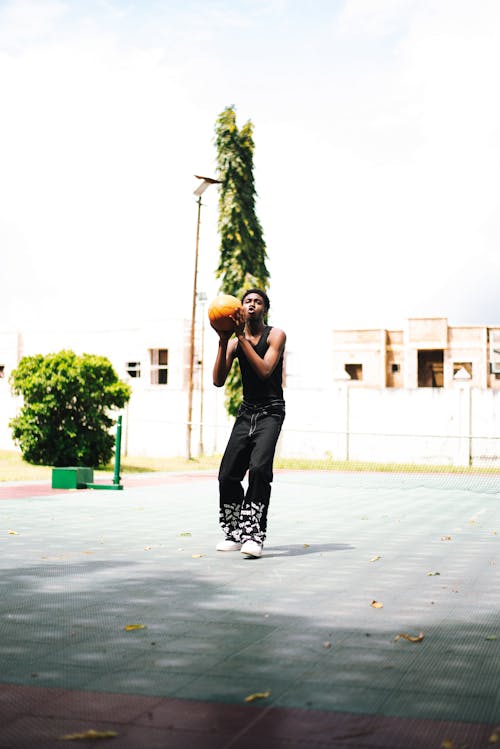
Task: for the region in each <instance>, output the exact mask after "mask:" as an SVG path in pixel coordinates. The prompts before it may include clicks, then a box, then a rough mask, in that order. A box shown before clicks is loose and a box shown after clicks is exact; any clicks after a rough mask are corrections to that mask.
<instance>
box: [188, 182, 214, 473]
mask: <svg viewBox="0 0 500 749" xmlns="http://www.w3.org/2000/svg"><path fill="white" fill-rule="evenodd" d="M195 177H196V179H201V180H202V182H201V184H200V185H198V187H197V188H196V190H195V191H194V195H196V197H197V198H198V200H197V201H196V202H197V204H198V219H197V222H196V251H195V256H194V277H193V299H192V305H191V336H190V345H189V382H188V412H187V426H186V459H187V460H191V432H192V427H193V425H192V420H193V375H194V332H195V323H196V296H197V293H196V287H197V282H198V250H199V244H200V215H201V196H202V195H203V193H204V192H205V190H206V189H207V187H210V185H213V184H220V180H219V179H212V178H211V177H200V176H198V175H197V174H195Z"/></svg>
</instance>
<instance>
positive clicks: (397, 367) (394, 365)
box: [391, 362, 401, 372]
mask: <svg viewBox="0 0 500 749" xmlns="http://www.w3.org/2000/svg"><path fill="white" fill-rule="evenodd" d="M400 369H401V365H400V364H397V363H396V362H393V363H392V364H391V372H399V370H400Z"/></svg>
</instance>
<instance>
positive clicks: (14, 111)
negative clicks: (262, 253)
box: [0, 0, 500, 341]
mask: <svg viewBox="0 0 500 749" xmlns="http://www.w3.org/2000/svg"><path fill="white" fill-rule="evenodd" d="M498 70H500V3H498V1H497V0H477V2H471V0H308V1H307V2H306V1H305V0H304V1H302V0H214V1H211V0H207V1H205V2H202V0H181V1H180V0H136V1H134V0H0V101H1V102H2V114H1V117H0V253H1V259H2V262H1V270H0V328H1V329H2V330H16V329H19V330H22V329H23V328H30V329H33V328H36V327H41V328H57V327H58V326H59V327H60V326H64V327H65V328H85V329H92V328H96V329H115V328H118V327H121V328H126V327H127V326H131V325H136V324H137V325H141V324H143V323H147V321H148V320H161V319H164V318H172V317H179V316H180V317H185V318H187V319H188V318H189V316H190V312H191V299H192V289H193V273H194V255H195V238H196V217H197V206H196V198H195V196H194V195H193V191H194V190H195V189H196V187H197V186H198V181H197V179H196V178H195V176H194V175H199V174H201V175H206V176H213V177H215V176H217V175H216V164H215V156H216V154H215V145H214V127H215V121H216V118H217V116H218V114H219V113H220V112H221V111H222V110H223V109H224V108H225V107H227V106H234V107H235V109H236V112H237V117H238V124H239V125H243V124H244V123H245V122H246V121H247V120H251V121H252V123H253V125H254V139H255V172H254V176H255V182H256V188H257V192H258V200H257V214H258V217H259V219H260V221H261V224H262V227H263V231H264V238H265V241H266V245H267V252H268V267H269V271H270V274H271V281H270V288H269V295H270V297H271V304H272V315H271V321H272V322H273V323H274V324H275V325H278V326H279V327H282V328H284V329H285V330H286V331H287V333H288V334H290V333H292V337H293V334H294V331H295V334H296V335H299V332H300V334H301V335H302V336H304V337H306V338H307V337H308V336H309V334H310V335H311V340H313V339H314V338H315V337H316V339H317V340H318V341H320V340H322V339H323V336H324V335H329V332H330V331H331V330H332V329H333V328H351V327H362V328H378V327H380V328H401V327H403V325H404V321H405V319H406V318H408V317H415V316H444V317H447V318H448V320H449V323H450V324H452V325H468V324H470V325H473V324H483V325H487V324H490V325H493V324H500V309H499V305H498V301H497V300H498V296H499V294H498V281H499V279H500V223H499V222H500V213H499V203H500V196H499V182H500V163H499V162H500V98H499V97H498ZM217 200H218V194H217V188H216V187H211V188H210V189H209V190H207V191H206V192H205V194H204V196H203V206H202V211H201V218H202V221H201V227H200V247H199V250H200V259H199V272H198V290H201V291H205V293H206V294H207V296H208V298H209V299H210V298H212V297H213V296H215V294H216V292H217V290H218V283H219V282H218V281H217V280H216V279H215V275H214V272H215V268H216V266H217V262H218V250H219V245H218V243H219V237H218V234H217Z"/></svg>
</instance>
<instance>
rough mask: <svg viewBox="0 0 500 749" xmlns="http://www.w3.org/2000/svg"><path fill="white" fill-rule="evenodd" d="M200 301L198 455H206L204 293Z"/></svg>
mask: <svg viewBox="0 0 500 749" xmlns="http://www.w3.org/2000/svg"><path fill="white" fill-rule="evenodd" d="M198 301H199V302H200V303H201V356H200V362H199V364H200V441H199V444H198V455H204V453H205V448H204V445H203V396H204V394H205V383H204V372H205V367H204V364H205V303H206V301H207V295H206V294H205V292H204V291H199V292H198Z"/></svg>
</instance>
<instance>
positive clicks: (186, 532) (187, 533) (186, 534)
mask: <svg viewBox="0 0 500 749" xmlns="http://www.w3.org/2000/svg"><path fill="white" fill-rule="evenodd" d="M190 535H191V533H190V532H189V531H184V533H179V536H190Z"/></svg>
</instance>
